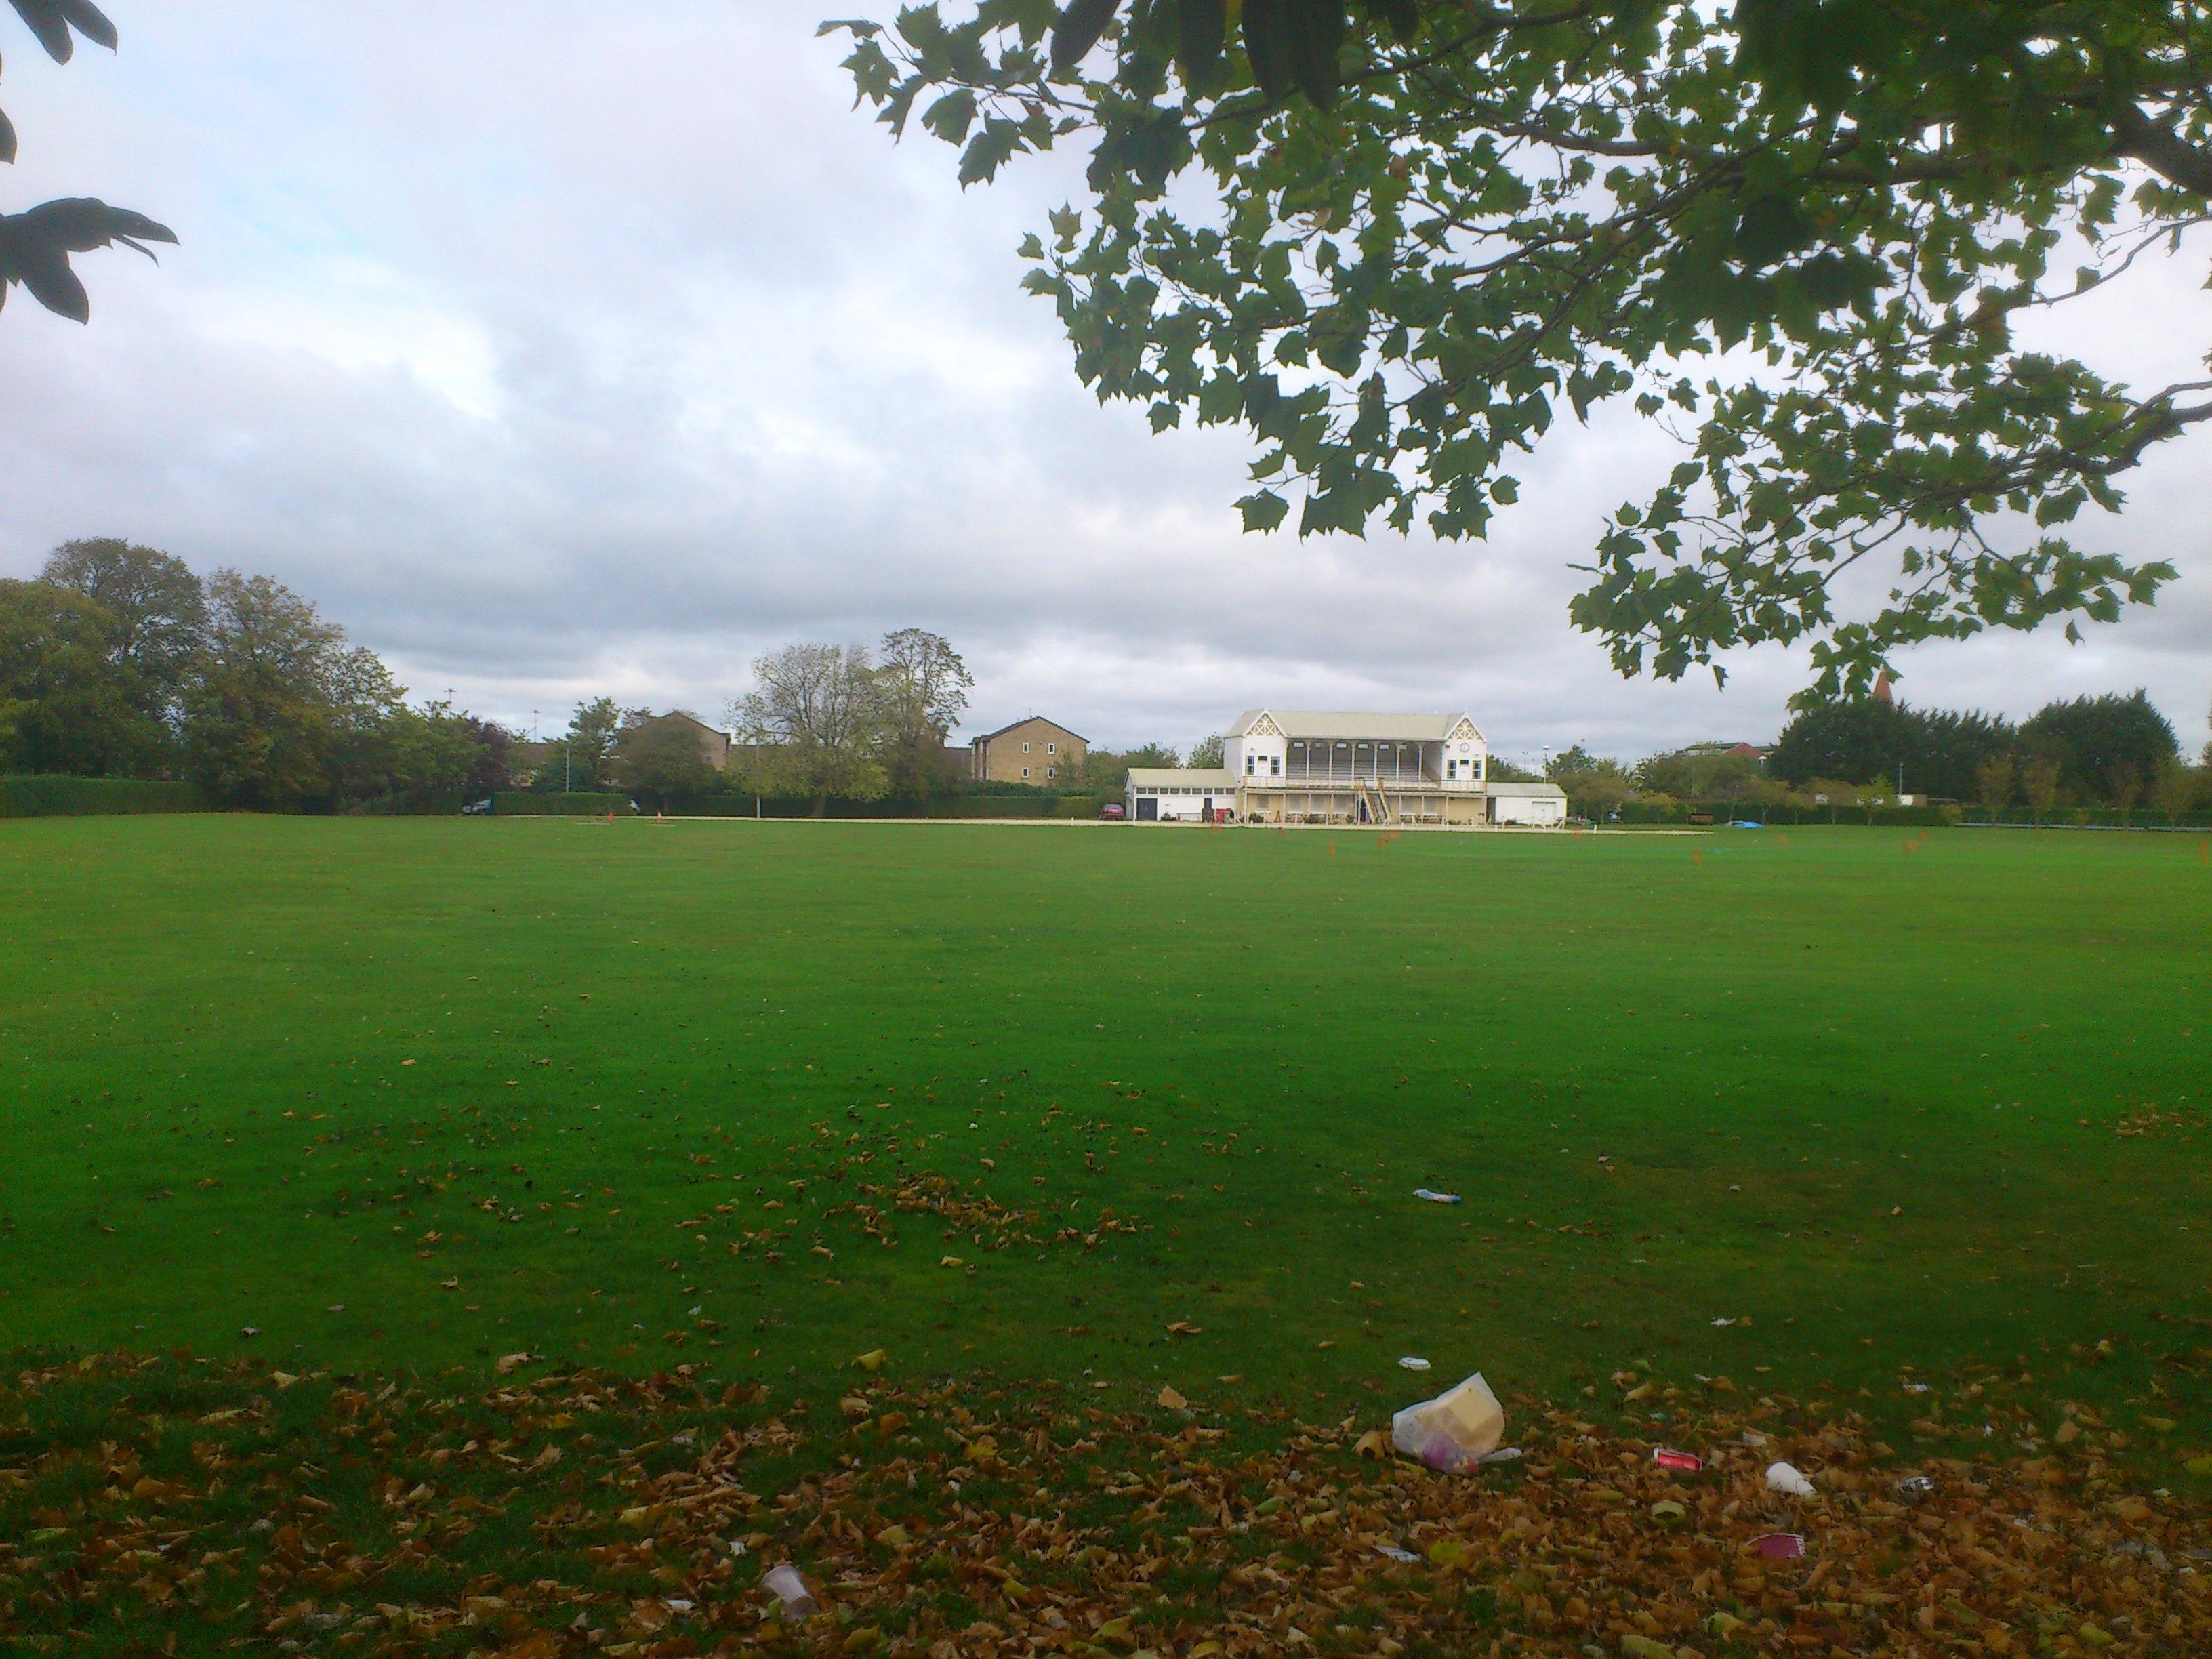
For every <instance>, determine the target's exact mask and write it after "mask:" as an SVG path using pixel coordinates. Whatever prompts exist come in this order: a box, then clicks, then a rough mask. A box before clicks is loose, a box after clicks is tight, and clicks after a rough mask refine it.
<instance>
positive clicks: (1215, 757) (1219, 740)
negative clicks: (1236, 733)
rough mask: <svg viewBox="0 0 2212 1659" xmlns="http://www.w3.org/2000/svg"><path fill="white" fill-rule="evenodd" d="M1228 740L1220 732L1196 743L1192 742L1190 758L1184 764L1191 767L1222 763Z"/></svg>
mask: <svg viewBox="0 0 2212 1659" xmlns="http://www.w3.org/2000/svg"><path fill="white" fill-rule="evenodd" d="M1226 742H1227V739H1226V738H1225V737H1224V736H1223V735H1222V734H1221V733H1220V732H1212V733H1211V734H1210V735H1208V736H1206V737H1203V738H1200V739H1199V740H1198V741H1197V742H1196V743H1194V744H1191V746H1190V758H1189V759H1188V760H1187V761H1185V762H1184V763H1183V764H1184V765H1185V766H1191V767H1199V766H1218V765H1220V764H1221V757H1222V752H1223V750H1224V747H1225V744H1226Z"/></svg>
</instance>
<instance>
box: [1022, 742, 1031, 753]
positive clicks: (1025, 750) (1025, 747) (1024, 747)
mask: <svg viewBox="0 0 2212 1659" xmlns="http://www.w3.org/2000/svg"><path fill="white" fill-rule="evenodd" d="M1029 752H1030V746H1029V744H1023V745H1022V753H1024V755H1026V754H1028V753H1029Z"/></svg>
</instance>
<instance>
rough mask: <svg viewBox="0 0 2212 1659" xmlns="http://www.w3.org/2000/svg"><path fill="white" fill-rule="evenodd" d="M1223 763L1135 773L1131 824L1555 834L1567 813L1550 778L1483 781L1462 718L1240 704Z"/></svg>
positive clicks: (1478, 749)
mask: <svg viewBox="0 0 2212 1659" xmlns="http://www.w3.org/2000/svg"><path fill="white" fill-rule="evenodd" d="M1221 758H1222V764H1221V765H1220V766H1218V767H1176V768H1172V769H1169V768H1151V767H1134V768H1132V769H1130V772H1129V782H1128V786H1127V811H1128V815H1129V817H1131V818H1132V819H1133V820H1135V821H1137V822H1139V823H1168V822H1173V821H1176V820H1183V821H1190V822H1207V823H1218V822H1221V821H1223V820H1225V819H1230V820H1234V821H1237V822H1240V823H1342V824H1363V823H1364V824H1374V825H1377V826H1381V825H1386V824H1394V823H1414V824H1436V825H1439V826H1449V827H1456V828H1464V829H1474V828H1476V827H1479V826H1480V825H1485V824H1493V823H1520V824H1533V825H1541V826H1544V827H1556V826H1558V825H1560V824H1563V823H1565V822H1566V817H1567V797H1566V792H1565V791H1564V790H1562V789H1561V788H1560V787H1559V785H1557V784H1555V783H1492V782H1491V781H1490V744H1489V740H1488V739H1487V738H1485V737H1484V736H1483V735H1482V732H1481V731H1480V728H1479V727H1477V726H1476V725H1475V723H1474V720H1473V719H1472V718H1470V717H1469V716H1468V715H1467V714H1364V713H1355V712H1351V711H1346V710H1333V709H1304V708H1280V709H1267V708H1248V709H1247V710H1245V711H1244V713H1243V714H1239V715H1238V716H1237V721H1236V724H1235V725H1234V726H1231V728H1230V730H1229V732H1228V733H1227V735H1226V736H1225V738H1223V740H1222V755H1221Z"/></svg>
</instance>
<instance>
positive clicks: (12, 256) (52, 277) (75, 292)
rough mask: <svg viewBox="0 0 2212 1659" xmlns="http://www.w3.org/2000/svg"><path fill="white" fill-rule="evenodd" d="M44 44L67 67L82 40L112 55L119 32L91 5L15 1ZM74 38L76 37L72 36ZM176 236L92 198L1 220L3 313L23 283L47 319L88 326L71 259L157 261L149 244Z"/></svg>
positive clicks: (9, 137)
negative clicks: (117, 254) (111, 254)
mask: <svg viewBox="0 0 2212 1659" xmlns="http://www.w3.org/2000/svg"><path fill="white" fill-rule="evenodd" d="M10 3H11V4H13V5H14V7H15V12H16V15H18V16H20V17H21V19H22V20H23V21H24V23H25V24H26V25H27V27H29V29H30V31H31V33H33V35H35V36H36V37H37V38H38V42H39V44H40V46H44V47H45V48H46V55H47V56H48V57H49V58H52V59H53V60H54V62H56V63H57V64H66V63H68V62H69V60H70V58H71V57H72V56H73V55H74V54H75V52H76V35H78V34H82V36H83V37H84V38H85V39H86V40H90V41H92V42H93V43H94V45H97V46H106V47H107V48H108V49H109V50H110V51H113V50H114V47H115V41H116V34H115V25H114V24H112V23H111V22H109V21H107V17H106V14H105V13H103V12H102V11H101V10H100V8H99V7H97V6H95V5H94V4H92V3H91V0H10ZM71 31H75V33H71ZM0 161H6V162H11V163H12V162H13V161H15V124H14V123H13V122H11V121H9V118H8V112H6V111H5V110H0ZM175 240H177V234H176V232H174V231H173V230H171V229H170V228H168V227H167V225H161V224H156V223H155V222H154V221H153V220H151V219H149V218H148V217H147V216H145V215H144V214H143V213H134V212H133V211H131V210H130V209H129V208H118V207H110V206H108V204H106V203H105V202H103V201H101V200H100V198H99V197H94V196H70V197H64V198H62V199H61V200H59V201H53V202H41V203H40V204H39V205H38V206H36V207H34V208H30V209H27V210H25V211H23V212H21V213H0V306H5V305H6V304H7V303H8V290H9V289H10V288H12V287H14V286H15V284H16V283H21V284H22V285H23V286H24V287H25V288H27V289H29V290H30V291H31V297H32V298H33V299H34V300H36V301H38V302H39V303H40V305H42V306H44V307H46V309H47V310H49V311H53V312H58V313H61V315H63V316H64V317H70V318H74V319H76V321H78V322H80V323H82V322H83V321H85V320H86V319H88V318H89V317H90V316H91V315H92V301H91V299H90V298H89V296H88V295H86V293H85V291H84V284H83V283H82V282H81V281H79V280H78V277H77V275H76V272H75V271H74V270H71V269H70V254H72V253H89V252H92V250H93V249H94V248H101V247H109V246H113V245H114V244H115V243H117V242H120V243H122V244H123V245H124V246H125V247H135V248H137V250H138V252H141V253H143V254H144V255H145V256H146V257H147V258H149V259H150V258H153V257H154V251H153V249H151V248H149V247H148V246H146V244H147V243H149V242H173V241H175Z"/></svg>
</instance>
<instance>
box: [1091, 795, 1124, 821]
mask: <svg viewBox="0 0 2212 1659" xmlns="http://www.w3.org/2000/svg"><path fill="white" fill-rule="evenodd" d="M1098 816H1099V817H1102V818H1105V819H1107V820H1109V822H1111V821H1114V820H1116V819H1120V818H1124V817H1127V816H1128V813H1127V811H1125V810H1124V809H1123V808H1122V806H1121V803H1120V802H1119V801H1111V800H1109V801H1108V802H1107V803H1106V804H1105V805H1103V806H1102V807H1100V808H1099V809H1098Z"/></svg>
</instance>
